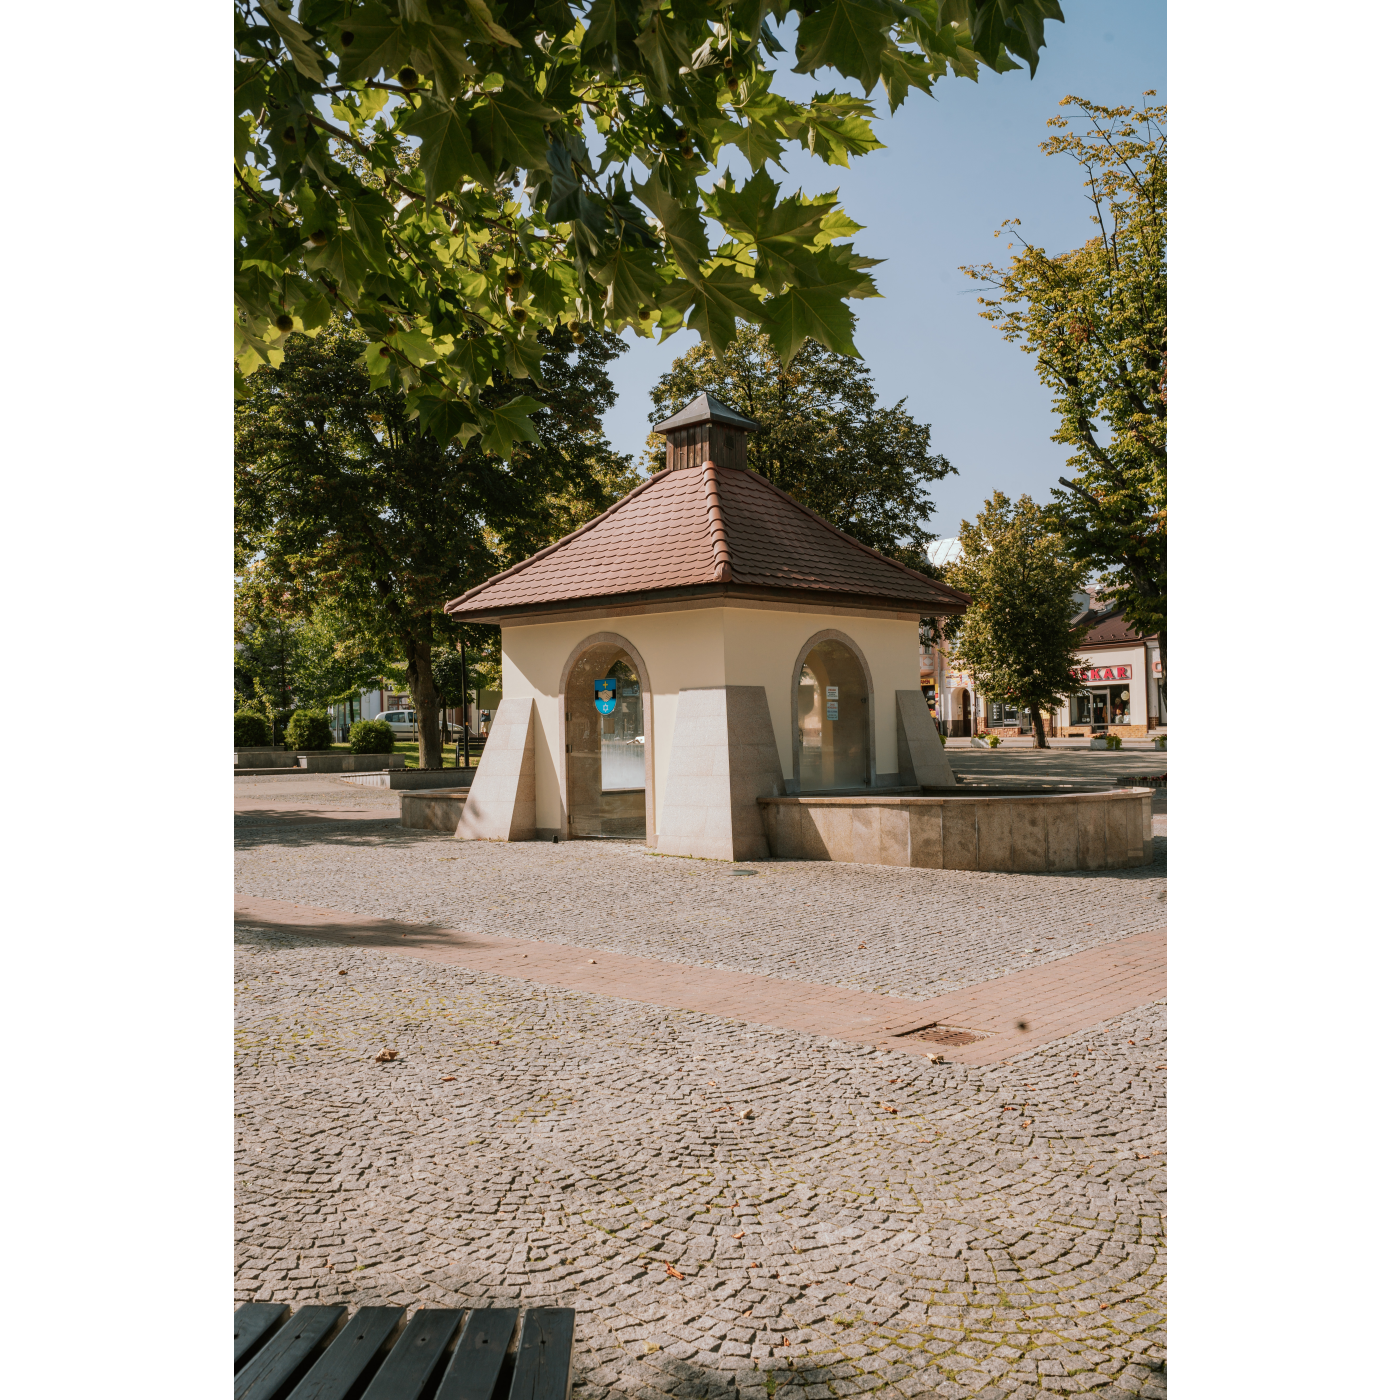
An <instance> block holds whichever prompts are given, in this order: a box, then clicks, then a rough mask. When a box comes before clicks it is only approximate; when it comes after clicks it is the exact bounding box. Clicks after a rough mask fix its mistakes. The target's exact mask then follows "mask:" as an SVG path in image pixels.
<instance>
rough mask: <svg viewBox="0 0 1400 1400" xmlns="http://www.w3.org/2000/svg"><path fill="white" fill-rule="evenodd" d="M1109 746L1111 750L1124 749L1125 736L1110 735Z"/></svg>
mask: <svg viewBox="0 0 1400 1400" xmlns="http://www.w3.org/2000/svg"><path fill="white" fill-rule="evenodd" d="M1108 746H1109V748H1111V749H1121V748H1122V747H1123V736H1122V735H1121V734H1110V735H1109V736H1108Z"/></svg>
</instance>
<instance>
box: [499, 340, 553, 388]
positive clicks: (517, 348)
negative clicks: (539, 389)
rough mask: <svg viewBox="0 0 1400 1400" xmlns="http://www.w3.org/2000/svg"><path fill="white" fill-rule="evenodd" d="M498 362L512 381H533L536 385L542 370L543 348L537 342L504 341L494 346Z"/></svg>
mask: <svg viewBox="0 0 1400 1400" xmlns="http://www.w3.org/2000/svg"><path fill="white" fill-rule="evenodd" d="M496 352H497V354H498V356H499V362H500V363H501V364H502V365H503V366H504V367H505V370H506V373H507V374H509V375H510V376H511V378H513V379H533V380H534V381H535V383H536V384H538V383H539V382H540V376H541V375H542V374H543V373H544V369H543V367H542V366H541V364H540V361H541V360H543V359H544V347H543V346H542V345H541V344H540V343H539V341H537V340H523V339H522V340H505V341H502V342H500V343H499V344H498V345H497V346H496Z"/></svg>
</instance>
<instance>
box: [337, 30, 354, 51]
mask: <svg viewBox="0 0 1400 1400" xmlns="http://www.w3.org/2000/svg"><path fill="white" fill-rule="evenodd" d="M340 42H341V43H342V44H344V45H345V47H346V48H347V49H348V48H349V47H350V45H351V44H353V43H354V42H355V36H354V34H353V33H352V32H351V31H350V30H348V29H342V30H341V31H340Z"/></svg>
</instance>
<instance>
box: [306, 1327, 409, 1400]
mask: <svg viewBox="0 0 1400 1400" xmlns="http://www.w3.org/2000/svg"><path fill="white" fill-rule="evenodd" d="M402 1317H403V1309H402V1308H361V1309H360V1310H359V1312H357V1313H356V1314H355V1316H354V1317H352V1318H351V1319H350V1321H349V1322H347V1323H346V1324H345V1326H344V1327H342V1328H341V1329H340V1332H339V1334H338V1335H337V1337H336V1339H335V1341H333V1342H332V1343H331V1344H330V1346H328V1347H327V1348H326V1353H325V1355H324V1356H322V1357H320V1358H319V1359H318V1360H317V1362H316V1364H315V1365H314V1366H313V1367H312V1368H311V1369H310V1370H309V1371H308V1372H307V1373H306V1375H305V1376H303V1377H302V1380H301V1384H300V1385H298V1386H297V1388H296V1389H295V1390H294V1391H292V1393H291V1395H290V1396H288V1398H287V1400H345V1395H346V1394H347V1392H348V1391H349V1390H350V1388H351V1387H352V1386H353V1385H354V1384H355V1382H356V1381H358V1380H359V1379H360V1377H361V1376H363V1375H364V1373H365V1371H366V1370H367V1369H368V1368H369V1364H370V1362H372V1361H373V1360H374V1358H375V1357H376V1356H378V1355H379V1353H380V1350H381V1349H382V1348H383V1346H384V1343H385V1342H387V1341H388V1340H389V1338H390V1336H391V1335H392V1334H393V1331H394V1328H395V1327H397V1326H398V1325H399V1320H400V1319H401V1318H402Z"/></svg>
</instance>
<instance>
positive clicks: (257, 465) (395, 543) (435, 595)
mask: <svg viewBox="0 0 1400 1400" xmlns="http://www.w3.org/2000/svg"><path fill="white" fill-rule="evenodd" d="M364 346H365V339H364V337H363V335H362V334H360V333H359V332H358V331H355V330H354V329H352V328H349V327H346V326H343V325H335V326H330V327H326V328H324V329H323V330H322V331H320V332H319V333H318V334H316V335H314V336H307V335H294V336H291V337H289V339H288V342H287V345H286V353H285V356H284V358H283V360H282V363H281V364H280V365H278V366H276V367H272V366H268V367H265V368H264V369H262V370H259V371H258V372H257V373H255V374H254V375H252V376H251V377H250V380H249V391H250V392H249V397H248V398H247V399H245V400H243V401H242V402H241V403H239V405H238V407H237V424H236V426H237V435H236V446H235V454H234V465H235V487H234V507H235V526H236V543H237V549H238V551H239V556H240V558H242V559H246V560H253V561H255V563H256V567H255V568H254V567H249V568H247V571H246V575H245V578H246V582H245V587H246V588H247V590H248V591H249V593H250V595H251V596H253V597H254V598H255V599H256V602H257V605H258V606H259V607H260V608H262V609H263V610H264V611H265V612H266V613H268V614H275V615H279V616H282V617H308V616H310V615H312V614H313V613H314V612H315V610H316V609H317V608H318V607H329V608H332V609H333V610H334V611H335V613H336V614H337V615H338V616H339V617H341V618H342V619H343V626H344V628H345V629H346V631H347V633H350V634H354V635H357V636H359V637H361V638H364V639H365V640H366V642H367V643H369V644H372V645H373V646H374V647H375V648H377V649H378V650H379V651H380V653H381V654H382V655H384V656H386V657H398V658H402V662H403V665H404V674H405V678H406V681H407V685H408V689H409V690H410V692H411V693H412V695H413V700H414V706H415V708H416V710H417V712H418V718H419V736H420V738H419V762H420V764H421V765H422V766H423V767H425V768H437V767H440V766H441V762H442V758H441V744H440V732H439V728H438V720H437V712H438V700H437V690H436V688H435V686H434V683H433V671H432V657H433V649H434V647H437V646H441V645H448V644H455V642H456V639H457V636H459V635H462V629H461V628H460V627H458V626H454V625H453V624H451V623H450V622H449V620H448V618H447V616H446V614H445V613H444V612H443V602H444V600H445V599H448V598H451V597H453V596H454V595H455V594H457V593H461V592H463V591H465V590H466V589H468V588H471V587H473V586H475V585H476V584H478V583H481V582H483V581H484V580H485V579H487V578H489V577H490V576H491V575H492V574H495V573H497V572H499V571H500V570H501V569H502V568H505V567H508V566H509V565H510V564H512V563H515V562H517V561H518V560H520V559H522V558H525V557H526V556H527V555H529V554H532V553H534V552H535V551H536V550H537V549H539V548H541V547H542V546H543V545H545V544H547V543H549V542H550V541H551V540H553V539H555V538H556V537H557V536H558V534H560V533H563V531H564V530H565V529H567V528H568V525H567V519H568V517H569V515H570V513H571V512H573V511H576V510H579V509H584V510H586V511H587V513H588V514H590V515H591V514H594V513H596V512H597V511H599V510H601V509H603V508H604V507H606V506H607V505H608V504H610V502H611V500H612V499H613V498H614V497H613V495H612V492H613V490H614V489H616V487H615V484H616V483H618V482H620V481H625V480H626V471H625V464H624V463H622V462H621V459H619V458H618V457H617V455H616V454H615V453H614V452H613V451H612V449H611V448H610V447H609V446H608V444H607V442H606V440H605V439H604V437H603V434H602V426H601V420H600V417H599V415H600V414H601V413H602V412H603V411H604V410H606V409H607V408H608V407H609V406H610V405H611V404H612V403H613V401H614V399H615V397H616V396H615V393H614V391H613V387H612V382H611V380H610V379H609V378H608V376H607V372H606V365H607V363H608V361H609V360H611V359H612V358H613V357H614V356H615V355H617V354H618V353H619V352H620V350H621V342H620V341H619V339H618V338H617V337H616V336H613V335H611V334H609V333H606V332H601V333H600V332H596V331H590V332H589V334H588V335H587V336H585V338H584V342H583V344H582V345H578V346H576V345H574V343H573V342H572V340H571V339H570V337H569V336H568V335H567V334H561V333H559V332H551V333H548V334H547V335H546V337H545V338H544V339H543V341H542V348H543V349H544V351H545V354H544V356H543V358H542V360H541V370H540V376H541V380H542V381H543V387H542V388H541V390H540V397H541V399H542V401H543V407H542V410H541V411H540V413H539V415H538V424H537V426H538V441H536V442H535V443H533V444H531V445H530V446H529V447H528V448H525V449H522V450H521V451H519V452H517V453H516V454H515V456H514V458H513V460H511V461H510V462H506V461H504V460H503V459H502V458H500V457H498V456H496V455H494V454H491V453H488V452H486V451H484V450H483V449H482V447H481V445H480V444H479V443H478V442H476V441H469V442H468V443H467V444H466V445H463V444H462V443H460V442H457V441H449V443H448V444H447V446H445V447H444V446H443V445H442V444H440V443H439V442H438V440H437V439H436V438H435V437H433V436H432V435H431V434H430V433H428V432H427V431H425V429H424V427H423V426H422V424H421V422H420V421H418V420H414V419H412V418H411V417H410V416H409V414H410V410H409V409H408V408H407V405H406V403H405V401H404V398H403V396H402V395H401V394H400V393H398V392H397V391H395V390H392V389H389V388H386V387H379V386H377V385H376V384H375V383H374V382H373V381H372V380H371V379H370V377H369V376H368V375H367V373H366V372H365V368H364V357H363V351H364ZM493 397H494V398H495V399H496V400H497V401H499V400H500V399H502V398H503V397H504V393H503V391H501V390H496V389H488V390H485V391H483V394H482V399H483V401H484V402H487V403H488V404H489V403H490V402H491V400H492V398H493ZM635 481H636V478H635V476H633V477H632V478H631V482H632V484H635ZM580 502H581V503H582V504H581V505H580V504H579V503H580ZM492 630H493V629H490V628H487V627H483V626H477V627H475V628H471V629H467V631H468V634H469V635H468V636H467V641H468V644H469V645H470V646H472V647H474V648H475V649H478V650H482V649H485V650H489V649H490V646H491V643H492Z"/></svg>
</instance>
